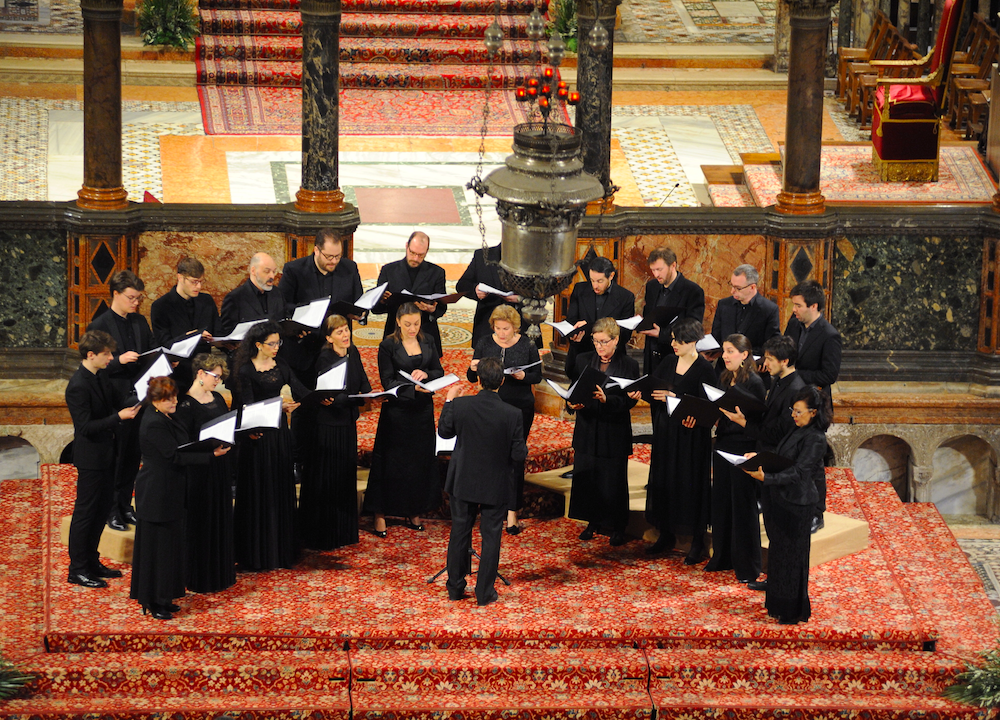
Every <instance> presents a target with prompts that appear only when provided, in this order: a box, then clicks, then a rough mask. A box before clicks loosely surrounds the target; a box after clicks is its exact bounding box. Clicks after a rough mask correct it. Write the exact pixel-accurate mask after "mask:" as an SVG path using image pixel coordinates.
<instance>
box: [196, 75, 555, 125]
mask: <svg viewBox="0 0 1000 720" xmlns="http://www.w3.org/2000/svg"><path fill="white" fill-rule="evenodd" d="M198 97H199V99H200V100H201V112H202V119H203V120H204V125H205V134H206V135H301V133H302V93H301V90H299V89H298V88H284V87H241V86H232V85H218V86H206V85H201V86H199V87H198ZM490 98H491V99H490V106H489V107H490V112H489V117H488V122H489V125H488V132H487V135H488V136H490V137H509V136H510V135H511V134H512V128H513V127H514V125H516V124H518V123H522V122H525V121H527V120H528V115H527V113H526V108H525V106H523V105H520V104H518V103H517V101H516V100H514V95H513V93H512V92H510V91H507V90H503V91H501V90H496V91H494V92H492V93H491V94H490ZM485 100H486V95H485V93H484V92H470V91H456V92H447V91H434V90H407V91H405V92H399V91H394V90H341V91H340V134H341V135H434V136H478V135H479V133H480V131H481V129H482V123H483V105H484V103H485ZM554 120H555V119H554ZM555 121H557V122H568V121H569V116H568V115H567V114H566V112H565V110H561V111H559V118H558V120H555Z"/></svg>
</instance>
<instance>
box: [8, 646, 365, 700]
mask: <svg viewBox="0 0 1000 720" xmlns="http://www.w3.org/2000/svg"><path fill="white" fill-rule="evenodd" d="M28 669H30V671H31V672H32V673H33V674H34V675H35V680H34V681H33V682H32V684H31V692H32V694H34V695H35V696H41V697H47V698H60V697H69V696H73V695H77V694H81V693H87V692H92V690H93V688H100V689H101V694H102V695H104V696H116V697H131V696H146V695H165V696H184V695H187V696H189V697H190V696H196V697H210V696H212V695H227V694H228V695H230V696H231V694H232V693H240V694H243V693H245V694H248V695H265V694H267V693H278V694H281V693H289V694H291V693H300V694H303V696H304V695H305V694H312V693H317V694H321V695H324V696H327V697H334V696H342V697H343V698H344V699H346V697H347V690H348V686H349V680H350V674H351V668H350V663H349V661H348V657H347V653H346V652H345V651H331V652H308V651H299V652H290V651H268V650H261V651H245V652H218V653H213V652H170V651H162V652H160V651H158V652H148V653H122V652H94V653H47V654H43V655H39V656H37V657H35V658H32V659H31V660H30V661H29V664H28Z"/></svg>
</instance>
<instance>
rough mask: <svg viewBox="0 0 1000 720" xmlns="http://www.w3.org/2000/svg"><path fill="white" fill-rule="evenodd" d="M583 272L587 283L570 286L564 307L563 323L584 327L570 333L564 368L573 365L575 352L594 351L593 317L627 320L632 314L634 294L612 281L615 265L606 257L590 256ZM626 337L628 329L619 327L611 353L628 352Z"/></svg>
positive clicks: (633, 311) (627, 336) (596, 318)
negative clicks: (565, 307)
mask: <svg viewBox="0 0 1000 720" xmlns="http://www.w3.org/2000/svg"><path fill="white" fill-rule="evenodd" d="M587 275H588V276H589V278H590V282H578V283H577V284H576V285H574V286H573V292H572V293H571V294H570V296H569V308H568V309H567V310H566V320H567V322H571V323H573V325H574V326H575V327H579V326H581V325H584V324H585V325H587V328H588V329H586V330H581V331H579V332H575V333H570V335H569V351H568V352H567V353H566V369H567V370H569V369H571V368H573V367H575V364H576V356H577V355H580V354H582V353H585V352H594V340H593V338H592V337H591V333H590V329H589V328H590V327H591V326H592V325H593V324H594V323H595V322H597V320H599V319H600V318H603V317H609V318H614V319H615V320H628V319H629V318H630V317H633V316H634V315H635V295H633V294H632V292H631V291H630V290H626V289H625V288H623V287H622V286H621V285H617V284H615V282H614V280H615V266H614V264H613V263H612V262H611V261H610V260H608V259H607V258H604V257H597V258H594V260H593V262H591V263H590V267H589V268H588V271H587ZM630 337H632V331H631V330H629V329H628V328H621V334H620V335H619V336H618V349H617V350H615V355H618V356H621V355H626V354H627V353H628V340H629V338H630Z"/></svg>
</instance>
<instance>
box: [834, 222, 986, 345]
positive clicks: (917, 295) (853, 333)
mask: <svg viewBox="0 0 1000 720" xmlns="http://www.w3.org/2000/svg"><path fill="white" fill-rule="evenodd" d="M833 265H834V273H833V302H832V322H833V324H834V325H835V326H836V327H837V328H838V329H839V330H840V334H841V335H842V336H843V338H844V347H845V348H851V349H859V350H975V349H976V337H977V333H978V327H979V284H980V281H981V266H982V241H981V240H980V239H979V238H939V237H913V236H888V237H873V236H864V237H861V236H854V237H850V236H849V237H844V238H841V239H840V240H838V241H837V242H836V249H835V251H834V259H833Z"/></svg>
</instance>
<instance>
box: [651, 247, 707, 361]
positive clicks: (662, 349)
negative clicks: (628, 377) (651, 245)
mask: <svg viewBox="0 0 1000 720" xmlns="http://www.w3.org/2000/svg"><path fill="white" fill-rule="evenodd" d="M648 262H649V271H650V272H651V273H652V274H653V279H652V280H649V281H647V282H646V291H645V298H644V300H645V302H644V303H643V312H644V313H646V312H649V310H650V309H652V308H654V307H667V308H678V309H679V310H681V313H680V315H679V317H678V318H677V319H678V320H680V319H682V318H688V317H689V318H694V319H695V320H697V321H698V322H704V321H705V291H704V290H702V289H701V287H700V286H699V285H698V284H697V283H695V282H692V281H691V280H688V279H687V278H686V277H684V275H683V273H681V272H680V271H679V270H678V269H677V254H676V253H675V252H674V251H673V250H671V249H670V248H666V247H661V248H656V249H655V250H653V252H651V253H650V254H649V258H648ZM641 332H642V334H643V335H645V336H646V347H645V349H644V350H643V356H642V357H643V365H642V371H643V373H646V374H650V373H652V372H653V370H655V369H656V366H657V365H659V364H660V360H661V359H662V358H663V357H664V356H665V355H668V354H670V353H672V352H673V349H672V348H671V347H670V340H671V335H670V328H661V327H660V326H659V325H653V329H652V330H642V331H641Z"/></svg>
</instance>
